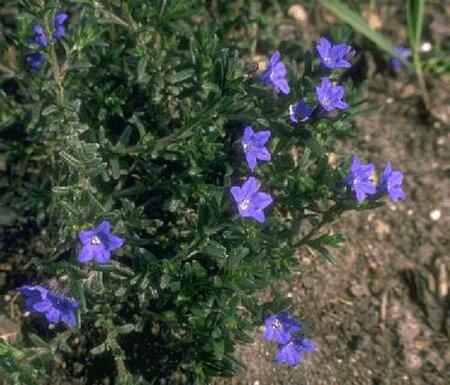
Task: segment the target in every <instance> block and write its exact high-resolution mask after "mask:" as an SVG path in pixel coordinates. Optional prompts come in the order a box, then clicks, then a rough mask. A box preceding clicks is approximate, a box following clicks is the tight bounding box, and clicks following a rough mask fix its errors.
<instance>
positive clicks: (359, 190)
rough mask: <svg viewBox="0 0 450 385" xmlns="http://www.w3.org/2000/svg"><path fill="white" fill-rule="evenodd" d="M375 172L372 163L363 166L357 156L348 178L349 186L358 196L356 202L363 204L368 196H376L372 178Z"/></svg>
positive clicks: (354, 158)
mask: <svg viewBox="0 0 450 385" xmlns="http://www.w3.org/2000/svg"><path fill="white" fill-rule="evenodd" d="M374 172H375V166H374V165H373V164H372V163H367V164H361V163H360V160H359V156H358V155H356V154H355V156H354V157H353V161H352V164H351V166H350V173H349V175H348V178H347V186H348V187H349V188H350V189H351V190H353V191H354V192H355V194H356V200H357V201H358V203H361V202H363V201H364V199H366V196H367V195H373V194H376V192H377V189H376V187H375V185H374V184H373V182H372V181H371V180H370V178H371V177H372V176H373V174H374Z"/></svg>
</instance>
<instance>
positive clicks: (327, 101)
mask: <svg viewBox="0 0 450 385" xmlns="http://www.w3.org/2000/svg"><path fill="white" fill-rule="evenodd" d="M322 104H325V105H326V106H327V105H328V104H330V99H329V98H327V97H326V96H324V97H323V98H322Z"/></svg>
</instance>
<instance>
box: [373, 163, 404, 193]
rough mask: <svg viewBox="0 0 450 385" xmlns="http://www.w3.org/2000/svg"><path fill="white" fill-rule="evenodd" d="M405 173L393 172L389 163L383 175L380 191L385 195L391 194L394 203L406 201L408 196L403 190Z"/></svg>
mask: <svg viewBox="0 0 450 385" xmlns="http://www.w3.org/2000/svg"><path fill="white" fill-rule="evenodd" d="M402 182H403V173H402V172H401V171H394V170H392V166H391V162H387V163H386V166H385V168H384V171H383V174H382V175H381V181H380V186H379V190H380V191H381V192H383V193H385V194H389V196H390V197H391V200H392V202H397V201H398V200H399V199H403V200H405V199H406V195H405V193H404V191H403V189H402Z"/></svg>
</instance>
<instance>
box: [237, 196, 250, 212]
mask: <svg viewBox="0 0 450 385" xmlns="http://www.w3.org/2000/svg"><path fill="white" fill-rule="evenodd" d="M249 204H250V200H249V199H244V200H243V201H242V202H241V203H239V207H240V208H241V209H242V210H247V209H248V205H249Z"/></svg>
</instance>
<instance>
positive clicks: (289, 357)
mask: <svg viewBox="0 0 450 385" xmlns="http://www.w3.org/2000/svg"><path fill="white" fill-rule="evenodd" d="M315 349H316V344H315V343H314V342H312V341H309V340H308V339H306V338H303V337H297V338H293V339H292V340H290V341H289V342H288V343H286V344H284V345H280V346H279V350H278V352H277V354H276V356H275V361H276V362H278V363H280V364H281V363H288V364H289V365H292V366H296V365H298V364H299V363H300V362H301V360H302V358H303V355H304V354H305V353H309V352H312V351H313V350H315Z"/></svg>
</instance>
